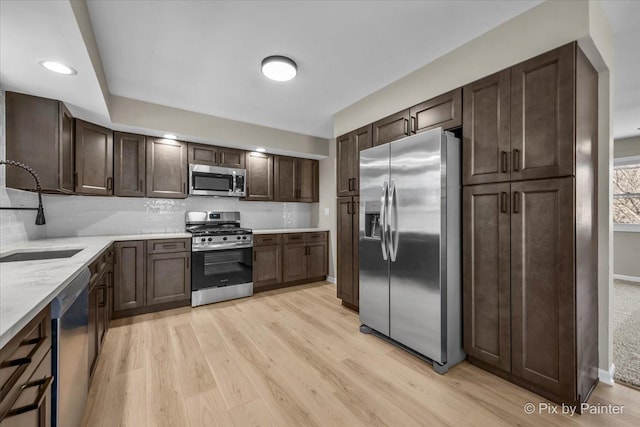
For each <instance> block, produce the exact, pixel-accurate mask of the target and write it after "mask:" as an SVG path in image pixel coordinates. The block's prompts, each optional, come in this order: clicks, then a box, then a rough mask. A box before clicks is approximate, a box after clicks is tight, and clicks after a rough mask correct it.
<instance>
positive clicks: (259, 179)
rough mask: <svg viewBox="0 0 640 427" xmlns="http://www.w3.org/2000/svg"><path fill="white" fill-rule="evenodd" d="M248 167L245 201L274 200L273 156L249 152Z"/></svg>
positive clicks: (247, 155)
mask: <svg viewBox="0 0 640 427" xmlns="http://www.w3.org/2000/svg"><path fill="white" fill-rule="evenodd" d="M246 165H247V175H246V196H245V197H244V200H256V201H271V200H273V156H272V155H271V154H264V153H257V152H247V153H246Z"/></svg>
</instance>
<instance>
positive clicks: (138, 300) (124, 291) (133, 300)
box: [113, 240, 145, 311]
mask: <svg viewBox="0 0 640 427" xmlns="http://www.w3.org/2000/svg"><path fill="white" fill-rule="evenodd" d="M113 262H114V264H113V272H114V276H113V311H121V310H128V309H131V308H139V307H144V305H145V298H144V297H145V296H144V288H145V286H144V280H145V275H144V242H143V241H140V240H137V241H130V242H116V243H115V244H114V260H113Z"/></svg>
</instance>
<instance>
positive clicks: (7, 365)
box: [0, 337, 45, 369]
mask: <svg viewBox="0 0 640 427" xmlns="http://www.w3.org/2000/svg"><path fill="white" fill-rule="evenodd" d="M44 342H45V337H40V338H32V339H29V340H24V341H22V342H21V343H20V346H25V345H33V344H36V346H35V347H33V349H32V350H31V352H30V353H29V354H28V355H27V356H25V357H19V358H17V359H12V360H5V361H4V362H2V363H1V364H0V369H1V368H10V367H12V366H21V365H28V364H29V363H31V362H32V361H33V356H34V355H35V354H36V353H37V352H38V350H39V349H40V347H42V344H44Z"/></svg>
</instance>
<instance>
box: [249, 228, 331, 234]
mask: <svg viewBox="0 0 640 427" xmlns="http://www.w3.org/2000/svg"><path fill="white" fill-rule="evenodd" d="M316 231H329V228H328V227H327V228H323V227H320V228H318V227H314V228H272V229H265V230H255V229H254V230H253V234H282V233H313V232H316Z"/></svg>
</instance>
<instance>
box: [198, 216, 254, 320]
mask: <svg viewBox="0 0 640 427" xmlns="http://www.w3.org/2000/svg"><path fill="white" fill-rule="evenodd" d="M186 226H187V231H188V232H190V233H191V234H192V235H193V238H192V239H191V305H192V306H193V307H195V306H199V305H204V304H210V303H214V302H219V301H226V300H230V299H235V298H242V297H248V296H251V295H253V281H252V277H253V269H252V267H253V256H252V254H253V233H252V231H251V229H248V228H242V227H240V212H187V213H186Z"/></svg>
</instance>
